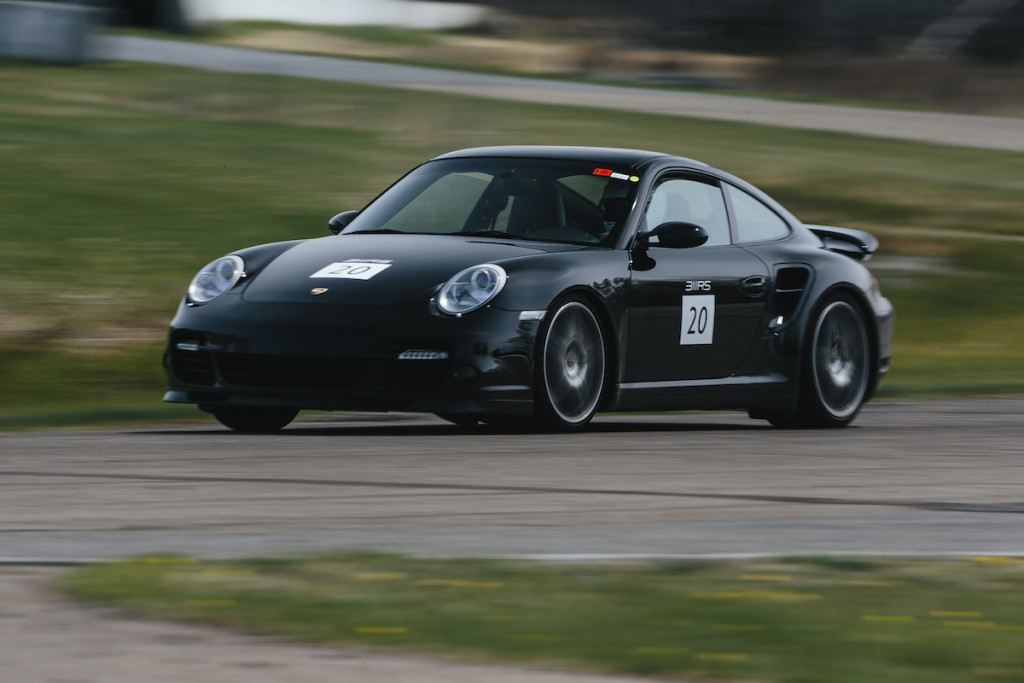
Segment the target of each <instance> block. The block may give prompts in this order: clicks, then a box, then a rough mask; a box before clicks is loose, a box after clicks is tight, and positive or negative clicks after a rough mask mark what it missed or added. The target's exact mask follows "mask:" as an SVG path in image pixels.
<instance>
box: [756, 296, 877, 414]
mask: <svg viewBox="0 0 1024 683" xmlns="http://www.w3.org/2000/svg"><path fill="white" fill-rule="evenodd" d="M803 353H804V355H803V368H802V369H801V373H800V374H801V377H800V396H799V408H798V410H797V413H796V414H778V415H765V417H767V419H768V421H769V422H771V423H772V424H773V425H775V426H777V427H845V426H846V425H848V424H850V423H851V422H853V419H854V418H855V417H857V413H859V412H860V409H861V407H862V406H863V405H864V399H865V397H866V396H867V393H868V385H869V381H870V377H871V367H872V362H871V344H870V342H869V341H868V332H867V326H866V325H865V323H864V316H863V314H862V313H861V311H860V308H859V307H858V306H857V305H856V304H855V303H854V302H852V301H850V300H849V299H846V298H843V297H839V298H835V299H830V300H828V301H826V302H825V304H824V305H822V306H821V307H820V309H819V311H818V314H817V316H816V317H815V319H814V326H813V327H812V328H811V332H810V335H809V337H808V340H807V344H806V347H805V348H804V352H803Z"/></svg>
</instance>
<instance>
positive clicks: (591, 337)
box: [535, 300, 605, 431]
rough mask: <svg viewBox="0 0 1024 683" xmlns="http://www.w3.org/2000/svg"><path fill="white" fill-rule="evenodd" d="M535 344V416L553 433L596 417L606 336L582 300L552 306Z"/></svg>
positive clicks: (602, 378)
mask: <svg viewBox="0 0 1024 683" xmlns="http://www.w3.org/2000/svg"><path fill="white" fill-rule="evenodd" d="M540 339H541V342H540V344H539V346H538V350H539V362H538V366H537V388H536V390H535V393H536V396H535V400H536V404H537V417H538V420H539V421H540V423H541V425H542V426H544V427H547V428H549V429H554V430H557V431H572V430H575V429H582V428H583V427H585V426H586V425H587V423H588V422H590V420H591V418H593V417H594V412H595V411H596V410H597V406H598V404H599V402H600V400H601V395H602V393H603V392H604V383H605V352H604V335H603V333H602V331H601V324H600V323H599V322H598V320H597V316H595V315H594V312H593V311H592V310H591V309H590V307H589V306H587V305H586V304H585V303H583V302H582V301H578V300H568V301H565V302H562V303H560V304H556V305H555V306H553V307H552V309H551V312H550V316H549V317H548V320H547V321H546V327H545V329H544V330H543V331H542V334H541V337H540Z"/></svg>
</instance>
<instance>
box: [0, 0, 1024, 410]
mask: <svg viewBox="0 0 1024 683" xmlns="http://www.w3.org/2000/svg"><path fill="white" fill-rule="evenodd" d="M1021 35H1024V0H903V1H902V2H899V3H893V2H889V1H888V0H714V1H712V0H694V1H692V2H685V3H684V2H678V1H674V0H638V1H637V2H633V3H613V2H608V1H606V0H588V1H587V2H583V1H582V0H545V1H544V2H541V1H540V0H517V1H516V2H511V1H510V0H484V1H481V2H473V3H463V2H439V1H436V0H435V1H430V2H428V1H426V0H423V1H421V0H375V2H373V3H367V2H359V1H358V0H351V1H349V0H290V1H289V2H276V1H271V0H263V1H258V0H248V1H246V0H109V1H105V2H104V1H99V0H96V1H92V2H78V3H70V2H39V1H36V2H19V1H14V0H0V154H2V158H3V163H2V164H0V238H2V240H3V242H2V244H3V249H2V250H0V383H2V386H4V388H5V391H4V392H2V393H0V428H8V429H10V428H30V427H40V426H53V425H60V424H82V423H91V422H103V421H120V420H133V419H141V420H145V419H153V418H154V417H158V418H172V417H176V416H183V417H192V416H194V415H195V414H196V413H195V411H194V409H191V408H190V407H183V406H164V405H162V404H161V403H160V397H161V395H162V388H163V378H162V372H161V370H160V355H161V351H162V346H163V335H164V331H165V329H166V325H167V323H168V322H169V320H170V319H171V317H172V316H173V314H174V310H175V308H176V306H177V303H178V301H179V300H180V298H181V296H182V294H183V292H184V289H185V287H186V286H187V284H188V282H189V280H190V279H191V277H192V275H193V274H194V273H195V271H196V270H197V269H198V268H199V267H201V266H202V265H203V264H205V263H206V262H208V261H210V260H212V259H213V258H216V257H217V256H219V255H221V254H223V253H227V252H230V251H232V250H235V249H239V248H242V247H244V246H248V245H252V244H257V243H262V242H270V241H279V240H286V239H296V238H304V237H317V236H321V235H325V234H327V231H326V221H327V219H328V218H329V217H330V216H332V215H333V214H334V213H336V212H338V211H341V210H344V209H352V208H360V207H362V206H363V205H364V204H365V203H366V202H367V201H369V200H370V199H372V198H373V197H374V196H375V195H376V194H377V193H378V192H379V191H380V190H382V189H383V188H384V187H386V186H387V185H388V184H389V183H390V182H391V181H392V180H393V179H395V178H396V177H398V176H399V175H400V174H402V173H404V172H405V171H406V170H408V169H409V168H410V167H412V166H414V165H415V164H417V163H420V162H422V161H424V160H425V159H427V158H429V157H430V156H433V155H435V154H438V153H442V152H445V151H448V150H450V149H455V148H459V147H466V146H476V145H488V144H512V143H515V144H589V145H606V146H620V147H637V148H646V149H655V150H662V151H666V152H670V153H677V154H682V155H686V156H690V157H695V158H698V159H701V160H703V161H706V162H708V163H710V164H712V165H715V166H718V167H721V168H724V169H726V170H728V171H731V172H733V173H735V174H737V175H739V176H741V177H744V178H745V179H747V180H750V181H751V182H754V183H755V184H757V185H759V186H761V187H762V188H763V189H765V190H766V191H768V192H769V193H770V194H772V195H773V196H775V197H776V198H777V199H778V200H780V201H781V202H782V203H783V204H785V205H786V206H787V207H788V208H790V209H791V210H792V211H794V213H796V214H797V215H798V216H799V217H800V218H801V219H803V220H805V221H807V222H815V223H825V224H836V225H846V226H849V227H856V228H860V229H865V230H868V231H870V232H873V233H874V234H876V235H877V236H878V237H879V238H880V240H881V242H882V248H881V250H880V252H879V255H878V257H877V258H876V259H875V260H874V261H872V262H871V264H869V265H872V266H873V267H874V268H873V269H874V271H875V273H876V275H877V277H878V279H879V280H880V281H881V284H882V288H883V292H884V293H885V294H886V295H887V296H889V298H890V299H892V300H893V302H894V304H895V305H896V307H897V338H896V355H895V358H894V361H893V370H892V372H891V374H890V377H889V378H888V379H887V381H886V383H885V384H884V386H883V396H897V397H898V396H931V395H950V394H954V395H971V394H992V393H1021V392H1022V390H1024V350H1022V349H1021V347H1020V344H1019V341H1018V340H1019V339H1020V337H1021V336H1022V334H1024V316H1022V314H1021V313H1020V309H1021V306H1020V305H1019V304H1020V298H1019V294H1018V291H1019V288H1020V284H1021V282H1020V275H1019V273H1020V272H1021V266H1022V265H1024V264H1022V260H1024V259H1022V256H1021V251H1022V247H1024V202H1022V199H1021V198H1022V197H1024V155H1022V154H1020V153H1018V152H1012V151H1006V150H1002V149H971V148H963V147H958V146H953V145H948V146H947V145H925V144H919V143H912V142H905V141H900V140H883V139H879V138H872V137H858V136H853V135H848V134H838V133H823V132H814V131H801V130H796V129H788V128H787V129H781V128H770V127H767V126H759V125H751V124H737V123H725V122H719V121H712V120H703V119H696V118H681V117H670V116H663V115H655V114H642V113H635V112H634V113H630V112H616V111H609V110H597V109H588V108H585V107H582V106H577V103H575V102H574V101H573V97H572V95H571V91H568V90H567V91H566V94H565V97H564V101H563V103H562V104H560V105H557V106H556V105H535V104H526V103H513V102H501V101H497V100H489V99H483V98H470V97H457V96H453V95H448V94H442V93H432V92H426V91H422V92H421V91H412V90H397V89H389V88H384V87H377V86H373V85H354V84H341V83H325V82H319V81H314V80H308V79H298V78H284V77H275V76H260V75H238V74H229V73H221V72H215V71H206V70H202V69H185V68H180V67H172V66H163V65H155V64H142V63H132V62H117V61H104V60H101V59H98V58H97V57H98V54H99V51H98V50H97V49H96V45H97V43H96V41H97V40H98V39H99V38H100V37H110V36H114V37H125V36H128V37H138V36H142V37H151V38H159V39H162V40H173V41H184V42H186V43H188V44H199V43H216V44H223V45H232V46H240V47H248V48H258V49H263V50H273V51H282V52H301V53H314V54H319V55H328V56H341V57H354V58H358V59H363V60H380V61H387V62H398V63H407V64H424V65H432V66H442V67H447V68H458V69H469V70H475V71H483V72H489V73H504V74H517V75H533V76H540V77H543V78H547V79H552V78H560V79H566V80H572V81H598V82H608V83H615V84H627V85H631V86H636V87H648V88H659V89H685V90H691V91H698V92H710V93H716V94H723V95H729V96H737V97H745V98H749V99H747V100H744V102H747V103H749V107H750V108H751V109H752V110H756V108H757V102H758V101H770V100H777V99H784V100H796V101H807V102H812V103H817V104H826V105H827V104H853V105H855V106H856V107H864V108H880V107H883V108H897V109H901V110H909V111H917V112H920V113H921V116H926V115H930V114H931V113H932V112H943V113H964V114H974V115H985V116H1001V117H1013V118H1018V117H1024V41H1022V40H1021V39H1020V36H1021ZM987 120H988V119H985V118H981V117H979V118H964V119H963V120H962V125H964V126H984V125H986V124H985V122H986V121H987Z"/></svg>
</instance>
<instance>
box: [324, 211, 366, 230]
mask: <svg viewBox="0 0 1024 683" xmlns="http://www.w3.org/2000/svg"><path fill="white" fill-rule="evenodd" d="M358 215H359V212H358V211H342V212H341V213H339V214H338V215H336V216H335V217H334V218H332V219H331V220H329V221H327V227H328V228H330V230H331V234H334V235H337V234H338V233H339V232H341V231H342V230H344V229H345V228H346V227H347V226H348V224H349V223H351V222H352V221H353V220H355V217H356V216H358Z"/></svg>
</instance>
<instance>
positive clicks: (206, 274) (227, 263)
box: [188, 255, 245, 304]
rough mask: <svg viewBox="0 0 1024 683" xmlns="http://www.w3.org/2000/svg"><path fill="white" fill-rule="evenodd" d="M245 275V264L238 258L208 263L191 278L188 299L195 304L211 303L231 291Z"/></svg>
mask: <svg viewBox="0 0 1024 683" xmlns="http://www.w3.org/2000/svg"><path fill="white" fill-rule="evenodd" d="M244 274H245V263H243V262H242V259H241V258H239V257H238V256H234V255H232V256H222V257H220V258H219V259H217V260H216V261H214V262H213V263H208V264H207V265H206V267H205V268H203V269H202V270H201V271H199V273H198V274H197V275H196V276H195V277H194V278H192V284H190V285H189V286H188V298H189V299H191V300H192V301H194V302H196V303H197V304H205V303H207V302H209V301H213V300H214V299H216V298H217V297H218V296H220V295H221V294H223V293H224V292H226V291H228V290H229V289H231V288H232V287H233V286H234V285H235V283H236V282H238V280H239V279H240V278H241V277H242V276H243V275H244Z"/></svg>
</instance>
